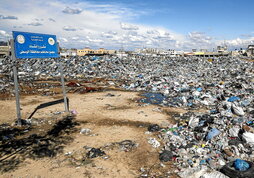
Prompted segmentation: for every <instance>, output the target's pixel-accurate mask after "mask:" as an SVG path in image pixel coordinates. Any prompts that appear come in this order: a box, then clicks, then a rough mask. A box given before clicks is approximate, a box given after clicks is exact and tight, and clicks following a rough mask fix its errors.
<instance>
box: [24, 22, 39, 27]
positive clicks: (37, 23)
mask: <svg viewBox="0 0 254 178" xmlns="http://www.w3.org/2000/svg"><path fill="white" fill-rule="evenodd" d="M27 25H30V26H41V25H43V24H42V23H40V22H31V23H29V24H27Z"/></svg>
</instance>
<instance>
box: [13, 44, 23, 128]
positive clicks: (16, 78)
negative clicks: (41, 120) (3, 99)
mask: <svg viewBox="0 0 254 178" xmlns="http://www.w3.org/2000/svg"><path fill="white" fill-rule="evenodd" d="M11 59H12V62H13V75H14V87H15V97H16V112H17V121H18V122H17V125H19V126H20V125H21V112H20V102H19V83H18V71H17V59H16V56H15V53H14V40H11Z"/></svg>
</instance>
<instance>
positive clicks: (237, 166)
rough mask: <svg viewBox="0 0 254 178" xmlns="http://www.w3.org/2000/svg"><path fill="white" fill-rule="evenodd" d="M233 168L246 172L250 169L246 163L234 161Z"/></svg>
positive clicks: (238, 160)
mask: <svg viewBox="0 0 254 178" xmlns="http://www.w3.org/2000/svg"><path fill="white" fill-rule="evenodd" d="M234 167H235V169H236V170H239V171H246V170H248V169H249V168H250V165H249V163H247V162H246V161H244V160H241V159H236V160H235V162H234Z"/></svg>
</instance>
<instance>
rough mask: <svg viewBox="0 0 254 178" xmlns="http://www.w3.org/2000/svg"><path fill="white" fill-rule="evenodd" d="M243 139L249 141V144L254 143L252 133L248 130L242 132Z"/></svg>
mask: <svg viewBox="0 0 254 178" xmlns="http://www.w3.org/2000/svg"><path fill="white" fill-rule="evenodd" d="M243 139H244V140H245V141H246V142H247V143H249V144H252V145H253V144H254V134H253V133H250V132H244V133H243Z"/></svg>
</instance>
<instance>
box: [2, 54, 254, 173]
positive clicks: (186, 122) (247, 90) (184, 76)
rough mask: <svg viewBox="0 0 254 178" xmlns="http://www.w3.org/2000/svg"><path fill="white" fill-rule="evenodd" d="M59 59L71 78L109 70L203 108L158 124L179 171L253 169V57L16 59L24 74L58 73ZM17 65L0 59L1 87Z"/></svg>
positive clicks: (178, 102) (134, 86) (9, 84)
mask: <svg viewBox="0 0 254 178" xmlns="http://www.w3.org/2000/svg"><path fill="white" fill-rule="evenodd" d="M60 62H61V63H62V64H63V68H64V74H65V77H66V79H85V78H105V79H107V80H112V81H113V82H112V83H111V84H112V85H115V86H117V87H120V88H122V89H125V90H131V91H144V92H147V93H159V94H160V97H161V99H160V102H159V103H157V104H160V105H164V106H173V107H181V108H186V109H187V110H191V109H195V110H197V109H199V108H202V109H205V110H206V111H207V113H205V114H204V113H198V112H196V111H195V112H188V113H186V114H183V115H179V116H176V117H175V119H176V120H177V124H176V125H174V126H171V127H169V128H166V129H164V130H161V133H162V134H161V139H162V140H163V141H164V145H165V146H164V149H163V151H164V152H165V151H167V153H170V155H171V156H167V157H170V158H171V159H172V160H173V161H174V162H175V164H176V166H177V167H178V168H179V175H180V176H181V177H190V175H191V174H195V173H200V175H201V172H200V171H204V170H207V169H208V168H209V170H216V171H219V170H220V171H221V172H223V173H225V174H227V172H230V173H231V176H230V173H229V174H227V176H229V177H232V175H233V174H234V176H235V177H237V176H238V177H243V176H245V177H248V175H246V174H249V172H251V171H252V170H253V167H252V165H253V164H252V163H253V158H254V152H253V151H254V124H253V123H254V119H253V118H254V103H253V100H254V96H253V93H254V63H253V62H249V61H246V60H242V59H240V58H237V57H218V58H212V59H211V58H197V57H177V58H165V57H164V58H160V57H144V56H129V57H124V58H118V57H114V56H111V57H101V58H98V57H96V58H94V57H73V58H70V59H61V60H55V59H43V60H41V59H29V60H28V59H22V60H18V69H19V80H20V81H21V82H22V81H33V80H37V79H40V78H45V77H46V78H55V77H59V76H60V71H59V64H60ZM12 66H13V61H11V60H10V59H9V58H5V59H0V75H1V78H0V91H1V92H3V91H8V90H9V91H10V89H11V88H13V76H12V75H13V74H12ZM119 81H120V82H119ZM154 99H156V97H155V98H154ZM161 157H162V158H163V156H161ZM237 159H239V160H238V161H237ZM241 161H242V162H241ZM243 161H245V162H243ZM248 161H249V162H248ZM239 162H240V163H239ZM238 163H239V164H241V165H245V168H246V169H243V167H244V166H243V167H240V168H239V166H236V165H239V164H238ZM229 165H231V167H230V166H229ZM246 165H247V166H246ZM225 166H226V167H225ZM234 171H236V172H234ZM245 172H247V173H246V174H245ZM181 173H182V174H181ZM216 173H218V174H219V172H216ZM238 173H239V175H238ZM240 173H241V174H240ZM225 174H223V176H224V175H225ZM236 175H237V176H236ZM252 175H254V173H253V171H252Z"/></svg>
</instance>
